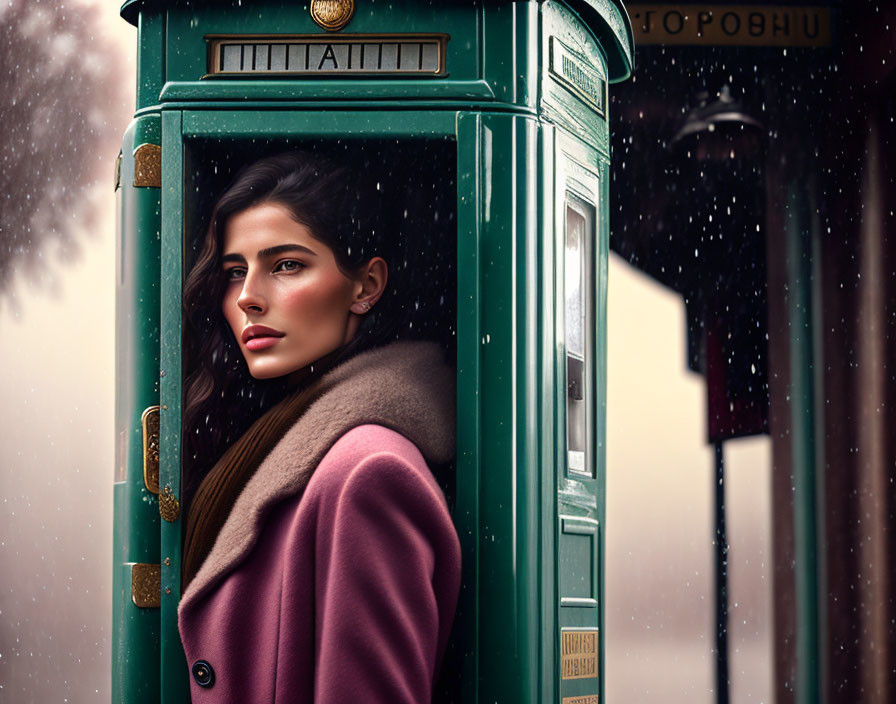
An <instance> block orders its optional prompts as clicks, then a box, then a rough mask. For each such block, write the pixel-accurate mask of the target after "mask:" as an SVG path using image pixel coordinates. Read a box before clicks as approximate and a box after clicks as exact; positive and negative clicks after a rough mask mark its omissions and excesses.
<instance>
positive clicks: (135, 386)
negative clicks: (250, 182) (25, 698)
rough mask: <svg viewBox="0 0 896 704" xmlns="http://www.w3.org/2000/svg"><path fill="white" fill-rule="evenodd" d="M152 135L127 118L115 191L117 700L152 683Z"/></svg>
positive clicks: (155, 561) (155, 639)
mask: <svg viewBox="0 0 896 704" xmlns="http://www.w3.org/2000/svg"><path fill="white" fill-rule="evenodd" d="M160 139H161V130H160V128H159V121H158V118H157V117H150V116H147V117H141V118H138V119H136V120H135V121H134V122H133V123H131V125H130V127H128V129H127V131H126V132H125V135H124V139H123V142H122V151H121V157H120V159H121V160H120V162H119V167H118V170H119V176H118V182H119V183H118V185H117V189H116V190H117V198H118V201H119V221H118V237H117V245H116V361H115V366H116V370H115V379H116V382H115V383H116V389H117V394H116V402H115V432H116V444H115V446H116V457H115V477H114V485H113V486H114V488H113V505H114V511H115V515H116V522H115V530H114V532H113V564H114V565H115V571H114V573H113V594H114V597H115V602H114V604H115V608H114V612H113V618H114V621H113V623H114V624H115V628H114V629H113V634H112V652H113V653H114V655H113V667H112V692H113V697H114V698H116V699H117V700H119V701H152V700H156V699H158V688H159V676H158V644H159V608H158V587H157V584H156V582H157V579H158V569H159V533H158V525H159V512H158V503H157V498H156V493H155V491H156V486H157V481H156V482H154V481H153V477H152V476H150V477H149V478H148V479H149V480H148V481H147V471H149V473H150V475H152V472H153V471H154V470H155V471H157V467H158V460H157V448H158V432H157V425H155V420H154V419H156V418H157V417H158V416H157V414H158V404H159V386H158V379H159V376H158V375H159V356H158V351H159V286H158V275H159V255H160V247H159V244H160V243H159V230H160V221H159V215H160V213H159V203H160V192H159V187H158V185H157V184H156V185H153V184H155V180H154V177H153V175H152V174H150V173H147V172H148V171H152V170H153V169H152V168H150V167H151V166H152V165H153V164H154V163H156V162H157V160H156V158H155V156H157V151H155V150H157V148H158V145H159V142H160ZM155 175H158V174H155ZM129 663H130V664H135V663H139V668H134V667H130V666H129Z"/></svg>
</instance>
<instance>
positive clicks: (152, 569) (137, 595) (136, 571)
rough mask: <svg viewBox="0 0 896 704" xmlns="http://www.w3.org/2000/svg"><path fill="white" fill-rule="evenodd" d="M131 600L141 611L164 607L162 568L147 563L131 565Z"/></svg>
mask: <svg viewBox="0 0 896 704" xmlns="http://www.w3.org/2000/svg"><path fill="white" fill-rule="evenodd" d="M131 599H132V600H133V602H134V604H136V605H137V606H139V607H140V608H141V609H157V608H159V607H160V606H161V605H162V566H161V565H151V564H147V563H145V562H135V563H134V564H132V565H131Z"/></svg>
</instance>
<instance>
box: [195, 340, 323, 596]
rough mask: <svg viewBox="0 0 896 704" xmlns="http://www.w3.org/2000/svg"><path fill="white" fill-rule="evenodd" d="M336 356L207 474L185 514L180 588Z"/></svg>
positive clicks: (253, 427)
mask: <svg viewBox="0 0 896 704" xmlns="http://www.w3.org/2000/svg"><path fill="white" fill-rule="evenodd" d="M336 357H337V355H336V354H330V355H327V357H325V358H323V359H322V360H320V361H319V362H318V363H317V364H316V366H317V367H318V369H317V370H315V374H314V378H313V379H312V380H311V381H310V383H308V382H307V381H306V382H305V386H304V388H301V389H299V390H297V391H295V392H293V393H292V394H290V395H289V396H287V397H286V398H285V399H283V400H282V401H280V403H278V404H276V405H275V406H274V407H273V408H270V409H269V410H268V411H267V412H266V413H265V414H264V415H262V416H261V417H260V418H259V419H258V420H256V421H255V422H254V423H253V424H252V425H251V427H250V428H249V430H247V431H246V432H245V433H244V434H243V436H242V437H241V438H240V439H239V440H237V441H236V442H235V443H234V444H233V445H231V446H230V447H229V448H228V449H227V451H226V452H225V453H224V454H223V455H222V456H221V459H219V460H218V462H217V463H216V464H215V466H214V467H212V469H211V470H210V471H209V473H208V474H207V475H205V478H204V479H203V480H202V483H201V484H200V485H199V488H198V489H197V490H196V495H195V496H194V497H193V500H192V502H191V503H190V511H189V515H188V516H187V526H186V536H185V537H184V551H183V570H182V572H181V588H182V589H183V590H185V589H186V588H187V585H188V584H189V583H190V582H191V581H193V577H195V576H196V573H197V572H198V571H199V568H200V567H201V566H202V563H203V561H204V560H205V558H206V557H208V554H209V553H210V552H211V550H212V546H213V545H214V544H215V539H216V538H217V537H218V533H220V532H221V527H222V526H223V525H224V522H225V521H226V520H227V516H229V515H230V511H231V509H232V508H233V505H234V504H235V503H236V500H237V497H238V496H239V495H240V492H242V490H243V488H244V487H245V486H246V483H247V482H248V481H249V479H251V478H252V475H253V474H254V473H255V470H256V469H258V466H259V465H260V464H261V463H262V462H263V461H264V458H265V457H267V456H268V454H269V453H270V452H271V450H272V449H274V446H275V445H276V444H277V443H278V442H280V439H281V438H282V437H283V436H284V435H285V434H286V431H287V430H289V429H290V428H291V427H292V426H293V425H295V422H296V420H297V419H298V418H299V417H301V416H302V414H303V413H304V412H305V410H306V409H307V408H308V406H310V405H311V404H312V403H314V401H316V400H317V399H318V398H319V397H320V395H321V394H322V393H323V392H324V391H325V390H326V386H327V385H326V384H325V383H323V378H322V375H323V374H324V373H325V372H326V371H328V370H329V369H330V368H331V367H332V366H333V362H334V361H335V360H336Z"/></svg>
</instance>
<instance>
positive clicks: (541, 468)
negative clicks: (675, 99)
mask: <svg viewBox="0 0 896 704" xmlns="http://www.w3.org/2000/svg"><path fill="white" fill-rule="evenodd" d="M121 14H122V16H123V17H124V19H126V20H127V21H129V22H131V23H132V24H135V25H136V26H137V27H138V62H137V110H136V113H135V116H134V120H133V122H132V123H131V125H130V126H129V127H128V128H127V130H126V132H125V135H124V139H123V145H122V152H121V157H120V159H119V162H118V168H117V169H116V192H117V195H118V201H119V237H118V257H117V268H118V271H117V272H116V280H117V285H118V289H117V361H116V374H117V400H116V433H117V442H116V446H117V453H116V458H115V488H114V502H115V503H114V505H115V518H114V520H115V531H114V576H113V578H114V605H113V608H114V615H113V651H112V653H113V654H112V658H113V663H112V665H113V667H112V680H113V682H112V685H113V686H112V699H113V701H114V702H116V703H119V702H120V703H122V704H123V703H125V702H127V704H138V703H145V702H165V703H166V704H177V703H181V702H187V701H189V687H188V677H189V672H188V666H187V663H186V661H185V659H184V655H183V651H182V648H181V645H180V640H179V636H178V630H177V604H178V600H179V598H180V558H181V544H182V533H183V529H184V521H183V515H182V512H181V489H182V476H181V405H182V325H183V322H182V315H181V311H182V301H181V295H182V286H183V278H184V275H185V272H187V271H188V270H189V267H190V265H191V262H192V257H193V256H194V255H195V251H196V246H197V240H198V239H199V238H200V237H201V235H197V233H198V232H201V231H202V229H203V227H204V226H205V223H206V222H207V217H208V211H209V209H210V208H211V205H212V204H213V203H214V199H215V198H216V197H217V195H218V194H219V193H220V191H221V190H222V189H223V188H224V187H225V186H226V185H227V183H228V181H229V179H230V178H231V177H232V175H233V173H234V171H235V170H236V169H237V168H238V167H239V166H240V165H241V164H244V163H247V162H248V161H251V160H252V159H253V158H255V157H257V156H260V155H263V154H267V153H275V152H277V151H282V150H285V149H289V148H312V149H324V150H328V149H329V150H337V151H338V150H340V149H344V150H346V151H347V152H350V153H353V154H367V156H368V159H369V161H370V162H371V163H377V164H381V165H382V166H381V168H382V171H383V173H382V179H383V181H384V183H386V184H387V185H388V183H390V182H391V184H392V186H393V187H394V188H396V192H397V193H404V194H405V195H404V196H403V197H404V198H405V202H407V203H409V204H411V205H413V203H418V204H419V203H420V202H424V204H425V205H424V206H423V207H419V206H418V210H420V211H421V212H423V213H432V212H437V213H442V215H443V218H442V220H441V223H442V224H441V225H440V229H437V232H438V233H439V236H438V238H437V239H435V240H434V239H433V236H432V233H431V232H429V233H428V234H427V233H424V232H423V231H422V229H419V228H418V230H416V231H415V230H413V229H410V230H408V231H407V232H404V233H402V235H401V236H402V237H404V238H406V239H407V240H409V242H408V243H407V244H408V246H409V247H410V248H412V249H416V251H424V250H430V251H432V252H435V253H437V254H438V256H439V257H440V258H441V259H442V260H444V261H447V265H446V266H445V267H444V270H445V271H447V272H448V274H447V275H446V276H443V279H444V280H443V281H442V284H441V285H444V290H445V296H446V297H448V298H449V299H450V300H448V301H447V303H446V305H445V307H444V309H443V312H444V315H443V316H442V317H443V319H442V320H440V321H439V325H441V326H442V329H443V332H444V331H447V333H448V337H449V338H450V340H451V344H452V345H453V347H454V349H455V350H456V364H457V367H456V368H457V408H458V413H457V421H458V422H457V459H456V463H455V467H454V480H453V484H452V486H451V487H449V490H448V492H447V493H448V494H449V495H452V496H451V499H452V504H453V506H452V511H453V517H454V521H455V525H456V527H457V532H458V535H459V536H460V540H461V546H462V550H463V581H462V587H461V595H460V602H459V605H458V610H457V617H456V622H455V628H454V633H453V635H452V643H451V645H450V647H449V653H448V655H447V656H446V660H445V663H444V665H443V673H442V677H441V681H440V684H439V687H438V691H439V698H440V699H441V700H453V701H462V702H470V703H472V702H483V703H485V702H489V703H492V702H513V703H515V704H516V703H520V702H531V703H532V704H536V703H537V704H543V703H545V702H556V703H558V704H559V703H561V702H562V703H563V704H597V703H600V702H603V700H604V697H603V687H604V677H603V667H604V666H603V661H604V658H603V652H604V649H603V637H604V634H603V622H604V616H603V613H604V602H603V574H602V569H601V561H602V554H603V543H604V526H605V513H604V501H605V498H604V485H605V458H604V437H605V396H606V334H605V333H606V284H607V256H608V166H609V159H610V153H609V142H608V122H607V117H608V116H607V111H608V108H609V105H608V99H607V90H608V85H609V84H610V83H613V82H615V81H620V80H623V79H625V78H627V77H628V76H629V74H630V72H631V69H632V52H633V46H632V35H631V27H630V23H629V20H628V16H627V15H626V12H625V9H624V8H623V7H622V4H621V3H620V2H616V1H614V0H567V1H561V0H552V1H545V2H536V1H535V0H530V1H529V2H523V1H520V2H502V1H499V0H479V1H475V0H471V1H470V2H453V1H446V2H438V3H437V2H432V1H430V2H414V1H412V0H391V1H390V2H385V1H383V0H356V2H352V1H351V0H323V1H318V2H310V4H309V3H302V2H286V1H283V0H280V1H277V0H237V1H235V2H220V1H216V2H212V1H208V2H199V1H197V2H165V1H163V0H158V1H153V0H129V1H128V2H126V3H125V4H124V6H123V7H122V9H121ZM409 207H410V206H409ZM405 213H407V208H406V209H405ZM446 222H447V223H448V224H447V225H446V224H445V223H446ZM418 236H419V242H415V241H414V240H415V238H417V237H418ZM426 237H429V239H426Z"/></svg>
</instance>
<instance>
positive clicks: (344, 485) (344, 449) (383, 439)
mask: <svg viewBox="0 0 896 704" xmlns="http://www.w3.org/2000/svg"><path fill="white" fill-rule="evenodd" d="M395 485H405V486H409V487H416V488H417V490H418V491H422V492H423V493H424V494H429V495H430V498H431V499H435V500H437V501H438V503H439V504H441V505H442V506H444V504H445V499H444V496H443V494H442V491H441V489H440V488H439V485H438V482H437V481H436V479H435V477H434V476H433V474H432V472H431V471H430V469H429V467H428V466H427V464H426V460H425V459H424V457H423V455H422V453H421V452H420V450H419V448H418V447H417V446H416V445H415V444H414V443H413V442H411V441H410V440H409V439H408V438H406V437H405V436H404V435H402V434H401V433H399V432H397V431H395V430H392V429H391V428H387V427H385V426H382V425H375V424H367V425H360V426H357V427H355V428H352V429H351V430H349V431H348V432H346V433H345V434H344V435H342V436H341V437H340V438H339V439H338V440H337V441H336V442H335V443H334V444H333V446H332V447H331V448H330V450H329V451H328V452H327V453H326V454H325V455H324V457H323V459H322V460H321V461H320V464H319V465H318V466H317V468H316V469H315V471H314V474H313V475H312V477H311V481H310V482H309V484H308V489H307V494H308V495H310V496H318V497H325V496H328V495H333V494H338V495H340V496H345V495H346V494H348V495H350V494H353V493H355V492H356V491H361V492H363V493H368V492H372V493H383V492H387V491H392V490H394V489H395V488H396V487H395ZM421 498H422V499H423V500H425V498H426V497H425V496H424V497H421Z"/></svg>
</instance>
